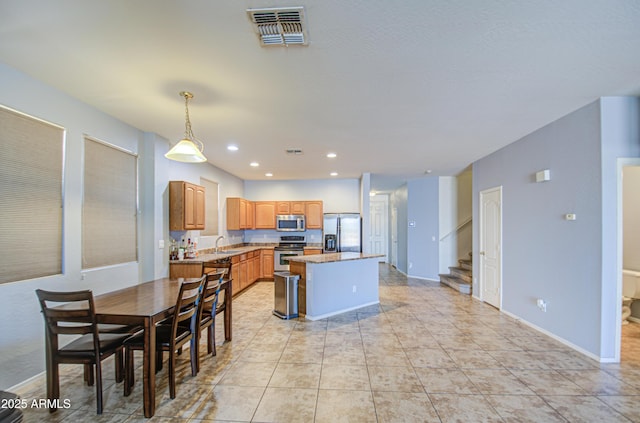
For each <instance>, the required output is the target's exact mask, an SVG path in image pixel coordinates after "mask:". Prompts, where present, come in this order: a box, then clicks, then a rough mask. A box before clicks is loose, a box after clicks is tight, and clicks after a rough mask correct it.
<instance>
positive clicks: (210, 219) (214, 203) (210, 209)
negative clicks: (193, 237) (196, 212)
mask: <svg viewBox="0 0 640 423" xmlns="http://www.w3.org/2000/svg"><path fill="white" fill-rule="evenodd" d="M200 185H202V186H203V187H204V192H205V197H204V211H205V216H204V227H205V229H204V231H202V232H201V235H204V236H207V235H209V236H211V235H218V183H217V182H213V181H210V180H208V179H204V178H200Z"/></svg>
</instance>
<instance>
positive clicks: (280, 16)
mask: <svg viewBox="0 0 640 423" xmlns="http://www.w3.org/2000/svg"><path fill="white" fill-rule="evenodd" d="M247 13H248V14H249V19H251V22H252V23H253V25H254V27H255V30H256V32H257V33H258V36H259V37H260V43H261V44H262V45H263V46H273V45H281V46H288V45H307V30H306V27H305V24H304V8H302V7H287V8H270V9H247Z"/></svg>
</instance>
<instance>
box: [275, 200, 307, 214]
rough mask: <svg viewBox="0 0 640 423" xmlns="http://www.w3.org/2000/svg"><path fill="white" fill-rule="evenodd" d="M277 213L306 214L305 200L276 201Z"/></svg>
mask: <svg viewBox="0 0 640 423" xmlns="http://www.w3.org/2000/svg"><path fill="white" fill-rule="evenodd" d="M275 203H276V214H305V202H304V201H276V202H275Z"/></svg>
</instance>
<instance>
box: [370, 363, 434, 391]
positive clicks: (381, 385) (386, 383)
mask: <svg viewBox="0 0 640 423" xmlns="http://www.w3.org/2000/svg"><path fill="white" fill-rule="evenodd" d="M368 369H369V379H370V381H371V389H372V390H373V391H396V392H424V388H423V387H422V384H421V383H420V380H419V379H418V376H417V375H416V372H415V371H414V370H413V368H412V367H410V366H409V367H382V366H368Z"/></svg>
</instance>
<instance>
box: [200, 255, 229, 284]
mask: <svg viewBox="0 0 640 423" xmlns="http://www.w3.org/2000/svg"><path fill="white" fill-rule="evenodd" d="M232 265H233V263H231V260H230V259H227V260H224V261H219V262H213V263H206V264H205V265H204V271H205V272H207V273H210V271H211V270H224V275H223V276H222V278H223V279H224V280H229V279H231V266H232Z"/></svg>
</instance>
